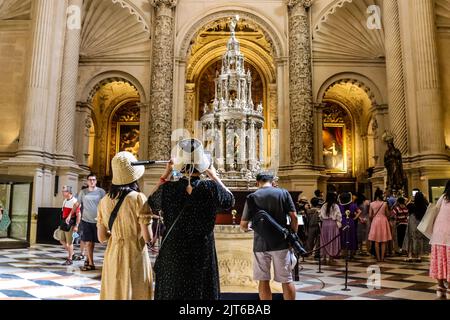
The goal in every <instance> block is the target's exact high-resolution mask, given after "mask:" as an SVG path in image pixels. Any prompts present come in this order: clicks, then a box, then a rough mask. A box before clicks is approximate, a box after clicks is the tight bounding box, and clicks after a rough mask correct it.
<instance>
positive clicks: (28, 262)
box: [0, 245, 437, 300]
mask: <svg viewBox="0 0 450 320" xmlns="http://www.w3.org/2000/svg"><path fill="white" fill-rule="evenodd" d="M104 249H105V247H104V246H97V247H96V251H95V259H96V260H95V264H96V270H94V271H87V272H82V271H80V267H81V266H82V265H83V263H84V261H74V264H73V265H72V266H64V265H63V263H64V261H65V257H66V254H65V253H64V251H63V249H62V248H61V247H60V246H55V245H34V246H32V247H31V248H29V249H14V250H0V300H8V299H9V300H61V299H62V300H98V299H99V294H100V286H101V271H102V269H101V267H102V262H103V255H104ZM75 252H79V249H78V248H76V250H75ZM151 257H152V262H154V259H155V256H151ZM403 259H404V258H403V257H392V258H387V261H386V262H384V263H383V264H380V265H378V266H377V264H376V261H375V260H374V259H373V258H371V257H359V256H357V257H356V259H355V260H352V261H350V262H349V272H348V279H347V289H349V290H348V291H344V290H343V289H344V288H345V260H343V259H340V260H335V263H334V264H333V265H323V266H321V270H322V271H323V273H318V272H317V271H318V269H319V268H318V264H317V262H316V261H315V260H312V259H306V260H305V261H300V278H299V281H297V282H296V283H295V284H296V289H297V295H296V299H297V300H437V297H436V292H435V290H436V283H435V281H434V280H433V279H431V278H429V277H428V268H427V266H428V263H429V262H428V259H426V258H425V259H424V260H423V261H422V262H420V263H419V262H418V263H410V262H404V261H403ZM377 268H379V269H378V270H379V271H380V272H381V273H380V274H379V276H378V275H373V274H372V275H371V271H372V270H376V269H377ZM370 275H371V276H370ZM369 276H370V279H373V278H376V279H380V283H379V285H380V286H376V284H375V286H374V285H373V284H374V283H369V285H368V278H369ZM371 284H372V285H371Z"/></svg>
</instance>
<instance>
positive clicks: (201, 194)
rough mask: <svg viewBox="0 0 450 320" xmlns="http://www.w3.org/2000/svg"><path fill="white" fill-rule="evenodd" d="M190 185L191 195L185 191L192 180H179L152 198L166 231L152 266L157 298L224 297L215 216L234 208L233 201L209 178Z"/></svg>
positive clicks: (194, 180)
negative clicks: (217, 251)
mask: <svg viewBox="0 0 450 320" xmlns="http://www.w3.org/2000/svg"><path fill="white" fill-rule="evenodd" d="M191 184H192V186H193V191H192V194H191V195H189V194H188V193H187V192H186V187H187V185H188V181H187V180H186V179H181V180H180V181H177V182H167V183H165V184H163V185H162V186H160V187H159V189H158V190H157V191H156V192H155V193H154V194H153V195H151V196H150V197H149V199H148V203H149V205H150V207H151V209H152V210H153V212H154V213H160V214H161V215H162V216H163V218H164V225H165V227H166V235H165V237H164V239H163V244H162V247H161V249H160V251H159V255H158V257H157V259H156V262H155V267H154V270H155V275H156V277H155V282H156V287H155V300H218V299H219V297H220V285H219V272H218V264H217V256H216V248H215V242H214V226H215V220H216V213H217V212H218V211H219V209H225V210H226V209H229V208H231V207H232V206H233V203H234V197H233V196H232V195H231V194H230V193H229V192H227V191H226V190H225V189H224V188H222V187H221V186H219V185H218V184H217V183H216V182H214V181H211V180H200V179H198V178H193V179H192V180H191ZM180 214H181V216H180V218H179V219H178V221H176V219H177V217H178V216H179V215H180ZM175 221H176V223H175V225H174V226H173V228H172V230H171V231H170V233H167V232H168V231H169V230H170V228H171V227H172V225H173V224H174V222H175Z"/></svg>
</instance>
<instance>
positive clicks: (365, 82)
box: [316, 72, 385, 105]
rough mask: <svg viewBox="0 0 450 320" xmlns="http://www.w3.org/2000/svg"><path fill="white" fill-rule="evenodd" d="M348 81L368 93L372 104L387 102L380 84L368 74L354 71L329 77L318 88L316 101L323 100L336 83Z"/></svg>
mask: <svg viewBox="0 0 450 320" xmlns="http://www.w3.org/2000/svg"><path fill="white" fill-rule="evenodd" d="M347 82H350V83H352V84H355V85H357V86H358V87H360V88H362V89H363V90H364V91H365V92H366V93H367V96H368V97H369V99H370V100H371V102H372V105H377V104H384V103H385V101H384V99H383V96H382V94H381V91H380V89H379V88H378V86H377V85H376V84H375V83H374V82H373V81H372V80H370V79H369V78H367V77H366V76H364V75H362V74H359V73H354V72H343V73H338V74H335V75H333V76H332V77H330V78H328V79H327V80H326V81H325V82H324V83H323V84H322V86H321V87H320V89H319V90H318V93H317V96H316V101H317V102H319V103H320V102H322V100H323V98H324V97H325V94H326V93H327V91H328V90H329V89H330V88H332V87H333V86H334V85H335V84H338V83H347Z"/></svg>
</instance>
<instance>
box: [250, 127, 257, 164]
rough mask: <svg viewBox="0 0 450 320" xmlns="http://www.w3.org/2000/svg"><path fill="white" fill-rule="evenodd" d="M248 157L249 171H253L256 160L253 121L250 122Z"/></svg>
mask: <svg viewBox="0 0 450 320" xmlns="http://www.w3.org/2000/svg"><path fill="white" fill-rule="evenodd" d="M248 149H249V152H248V155H249V156H248V157H249V160H250V170H254V168H255V160H256V128H255V120H250V134H249V139H248Z"/></svg>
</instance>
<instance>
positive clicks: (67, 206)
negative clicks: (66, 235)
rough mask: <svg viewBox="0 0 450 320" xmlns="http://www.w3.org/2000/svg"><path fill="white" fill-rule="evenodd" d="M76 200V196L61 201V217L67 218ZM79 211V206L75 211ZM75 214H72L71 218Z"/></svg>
mask: <svg viewBox="0 0 450 320" xmlns="http://www.w3.org/2000/svg"><path fill="white" fill-rule="evenodd" d="M76 202H77V198H75V197H72V198H71V199H69V200H64V202H63V207H62V217H63V219H65V218H67V217H68V216H69V214H70V212H71V211H72V209H73V206H74V205H75V203H76ZM79 211H80V207H78V208H77V212H79ZM75 216H76V215H75V214H72V218H74V217H75Z"/></svg>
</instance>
